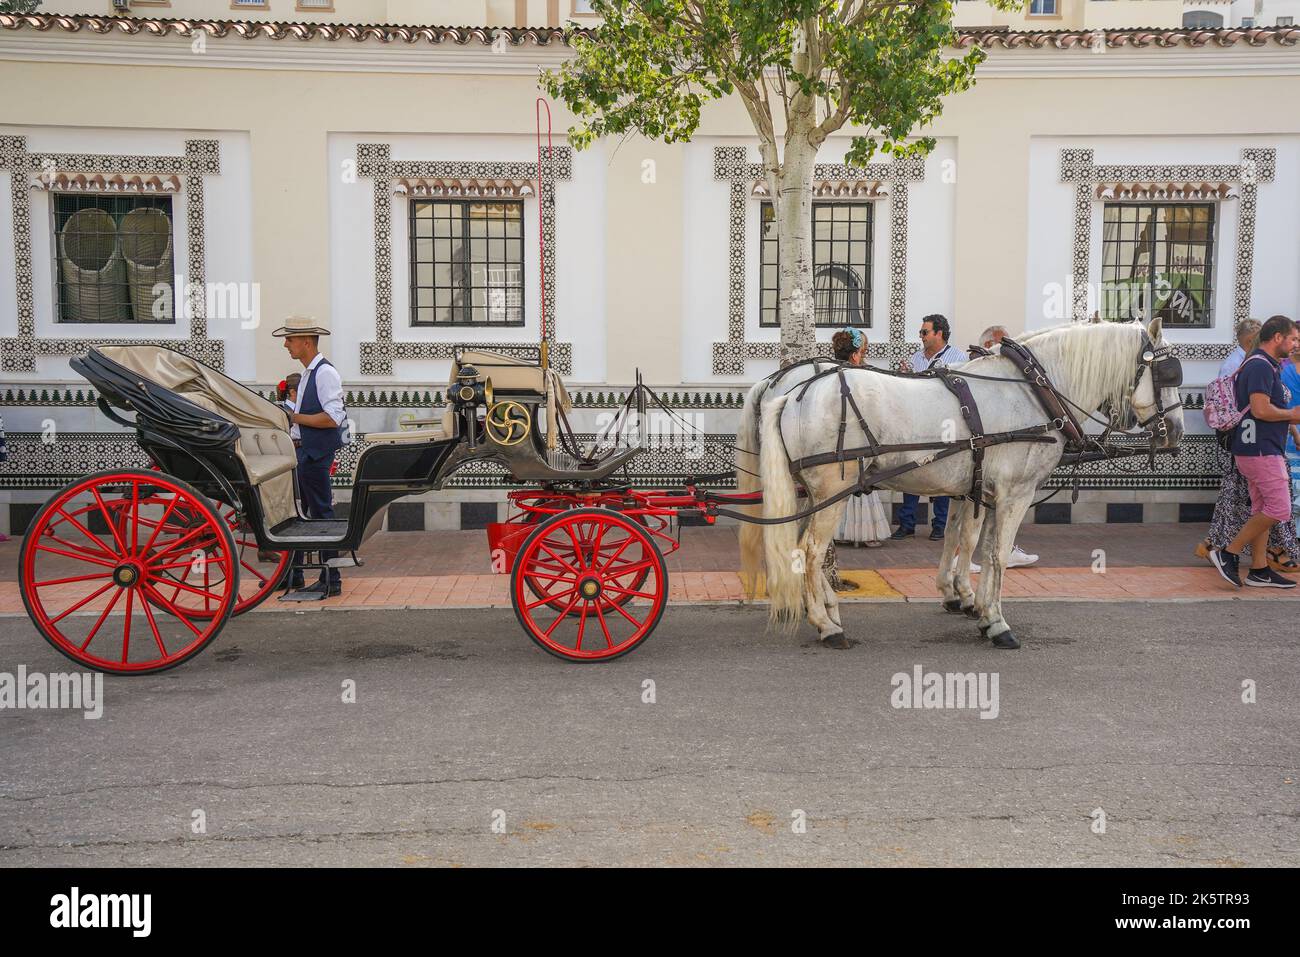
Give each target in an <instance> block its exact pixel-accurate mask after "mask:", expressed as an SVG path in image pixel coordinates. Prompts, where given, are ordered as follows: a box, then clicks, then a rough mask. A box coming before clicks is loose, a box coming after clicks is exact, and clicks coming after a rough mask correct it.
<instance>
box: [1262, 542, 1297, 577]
mask: <svg viewBox="0 0 1300 957" xmlns="http://www.w3.org/2000/svg"><path fill="white" fill-rule="evenodd" d="M1268 565H1269V567H1270V568H1272V569H1273V570H1274V571H1275V572H1281V573H1282V574H1283V575H1287V574H1291V575H1294V574H1296V573H1297V572H1300V564H1297V563H1296V560H1295V559H1294V558H1292V557H1291V556H1290V555H1288V554H1287V553H1286V549H1284V548H1270V549H1269V550H1268Z"/></svg>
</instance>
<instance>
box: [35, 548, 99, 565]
mask: <svg viewBox="0 0 1300 957" xmlns="http://www.w3.org/2000/svg"><path fill="white" fill-rule="evenodd" d="M36 548H37V550H38V551H42V552H52V553H53V554H55V555H62V556H63V557H64V558H75V559H77V560H78V561H83V562H90V563H91V564H94V565H103V566H104V567H105V568H116V567H117V562H115V561H113V562H110V561H108V560H107V559H103V558H97V557H95V556H94V555H89V554H87V553H86V552H65V551H64V550H63V549H61V548H51V547H50V546H49V545H37V546H36Z"/></svg>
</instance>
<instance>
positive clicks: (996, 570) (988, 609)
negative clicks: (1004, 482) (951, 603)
mask: <svg viewBox="0 0 1300 957" xmlns="http://www.w3.org/2000/svg"><path fill="white" fill-rule="evenodd" d="M1032 497H1033V495H1032V490H1031V491H1030V493H1029V494H1027V495H1015V496H1012V497H999V498H998V499H997V501H996V505H997V508H996V509H994V510H993V512H992V514H990V515H989V517H988V518H987V519H985V522H984V526H985V532H984V534H983V535H981V536H980V538H981V541H982V544H983V549H982V554H981V556H980V558H981V561H982V562H983V566H982V568H981V570H980V589H979V595H978V597H977V599H976V604H977V606H978V607H979V608H980V610H981V612H982V614H981V616H980V631H982V632H983V633H984V635H985V637H987V638H989V639H990V640H992V642H993V646H994V647H995V648H1019V647H1020V641H1019V640H1018V639H1017V638H1016V636H1015V635H1014V634H1013V633H1012V631H1011V626H1010V625H1008V624H1007V622H1006V619H1005V618H1003V617H1002V575H1003V573H1004V572H1005V571H1006V565H1007V559H1008V558H1010V557H1011V546H1012V544H1013V543H1014V541H1015V537H1016V531H1017V530H1018V529H1019V528H1020V520H1021V519H1022V518H1024V517H1025V511H1026V510H1027V509H1028V507H1029V502H1030V500H1031V499H1032Z"/></svg>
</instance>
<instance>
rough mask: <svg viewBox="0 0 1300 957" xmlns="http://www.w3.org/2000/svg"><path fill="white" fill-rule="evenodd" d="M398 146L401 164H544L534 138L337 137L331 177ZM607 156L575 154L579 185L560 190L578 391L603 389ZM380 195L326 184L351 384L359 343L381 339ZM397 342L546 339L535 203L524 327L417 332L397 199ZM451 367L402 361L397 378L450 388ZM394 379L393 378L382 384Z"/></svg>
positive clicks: (564, 315) (557, 253) (528, 209)
mask: <svg viewBox="0 0 1300 957" xmlns="http://www.w3.org/2000/svg"><path fill="white" fill-rule="evenodd" d="M368 142H381V143H388V144H390V146H391V155H392V157H393V159H395V160H428V161H457V160H461V161H470V160H472V161H480V162H530V163H536V161H537V146H536V142H535V140H534V138H533V137H531V136H504V135H503V136H482V135H471V134H457V135H454V136H450V135H448V136H443V135H420V134H406V135H402V134H399V135H393V134H370V133H332V134H330V136H329V146H328V152H329V156H328V162H329V164H330V169H331V170H332V171H339V170H342V169H343V163H344V162H345V161H349V160H355V159H356V148H357V144H358V143H368ZM604 157H605V153H604V149H603V148H593V149H591V150H587V151H585V152H582V153H576V152H575V153H574V156H573V177H572V179H570V180H568V181H562V182H559V183H557V184H556V207H557V211H556V240H555V248H554V249H553V250H548V253H547V254H548V255H553V256H554V263H555V275H556V290H555V315H554V319H555V328H556V338H557V339H558V340H559V341H561V342H572V343H573V359H574V371H573V374H572V375H571V376H569V377H568V378H569V380H570V381H572V382H575V383H581V382H601V381H603V380H604V375H605V321H604V303H605V242H604V232H605V220H604V195H605V158H604ZM373 197H374V189H373V181H372V180H370V179H368V178H363V177H357V179H356V182H354V183H346V182H344V181H343V177H342V176H341V175H339V174H338V173H337V172H331V174H330V176H329V204H330V216H329V223H330V227H329V228H330V243H329V245H330V302H331V305H330V311H331V314H332V315H333V317H334V319H333V321H334V328H333V333H334V335H333V339H332V340H331V342H330V348H331V350H332V352H331V356H330V357H331V361H333V362H335V363H336V364H337V365H338V366H339V368H340V370H341V371H342V375H343V378H344V380H345V381H357V380H359V377H360V350H359V348H358V345H357V343H358V342H360V341H363V340H364V341H370V340H373V339H374V314H375V306H374V261H375V253H374V200H373ZM390 202H391V203H392V207H391V209H392V264H393V267H392V295H393V300H392V301H393V338H394V340H396V341H399V342H402V341H406V342H422V341H423V342H453V343H459V342H465V341H487V342H503V343H506V342H517V343H521V344H535V343H537V342H538V340H539V338H540V329H541V326H540V314H541V310H540V302H541V300H540V283H539V262H540V260H539V254H538V236H537V200H536V198H535V197H532V196H529V197H526V198H525V199H524V325H523V326H511V327H501V328H498V327H477V326H476V327H465V326H456V327H452V328H432V327H429V326H420V327H412V326H411V324H410V289H409V283H410V253H409V243H408V233H407V222H408V218H407V211H408V202H409V199H408V197H405V196H397V195H392V196H391V197H390ZM450 372H451V362H450V360H414V359H398V360H397V361H396V363H395V366H394V370H393V376H392V378H393V379H395V380H397V381H401V382H424V383H428V382H446V381H447V379H448V377H449V375H450ZM385 378H388V377H385Z"/></svg>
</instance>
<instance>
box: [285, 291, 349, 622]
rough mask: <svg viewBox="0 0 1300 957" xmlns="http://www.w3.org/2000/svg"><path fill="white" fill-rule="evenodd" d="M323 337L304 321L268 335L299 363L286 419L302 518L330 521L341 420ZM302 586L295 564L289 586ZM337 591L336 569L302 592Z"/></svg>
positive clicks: (334, 372) (325, 556)
mask: <svg viewBox="0 0 1300 957" xmlns="http://www.w3.org/2000/svg"><path fill="white" fill-rule="evenodd" d="M329 334H330V331H329V330H328V329H326V328H325V327H324V326H321V325H318V324H317V322H316V320H314V319H313V318H311V317H310V316H290V317H289V318H288V319H286V320H285V324H284V325H283V326H281V327H280V328H279V329H276V330H275V332H273V333H272V335H274V336H277V337H281V338H283V339H284V347H285V349H286V350H288V352H289V355H290V356H292V357H293V358H294V359H296V360H298V361H299V362H301V363H302V364H303V368H304V369H305V371H304V372H303V376H302V381H301V382H300V383H299V386H298V401H297V403H296V405H295V406H294V411H293V412H292V413H290V415H289V419H290V421H291V422H292V423H293V429H295V430H297V433H298V434H297V435H296V436H294V437H295V439H297V441H296V442H295V443H294V444H295V445H297V447H298V490H299V492H301V494H302V506H303V511H304V512H306V513H307V517H308V518H326V519H332V518H333V517H334V493H333V491H332V490H331V489H330V471H331V468H332V466H333V465H334V454H335V453H336V452H338V450H339V449H341V448H342V447H343V427H344V421H345V420H346V419H347V412H346V411H345V410H344V408H343V380H342V378H341V377H340V376H339V371H338V369H336V368H334V366H333V364H332V363H330V361H329V360H328V359H326V358H325V357H324V356H323V355H321V353H320V351H319V343H320V337H321V336H328V335H329ZM290 434H291V435H292V434H293V432H292V431H291V432H290ZM337 555H338V552H332V551H325V550H322V551H321V552H320V558H321V561H322V562H326V561H329V560H330V559H331V558H335V557H336V556H337ZM326 571H328V572H329V574H328V575H326ZM302 582H303V577H302V569H301V567H300V566H299V564H298V562H297V561H296V560H295V563H294V569H293V573H292V575H291V578H290V582H289V584H290V587H300V586H301V585H302ZM342 589H343V580H342V576H341V575H340V574H339V570H338V569H337V568H330V569H321V575H320V580H319V581H318V582H317V583H316V584H314V585H312V586H310V587H309V588H306V589H303V590H304V591H319V592H321V593H322V594H321V597H322V598H329V597H332V596H334V595H338V594H341V593H342Z"/></svg>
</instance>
